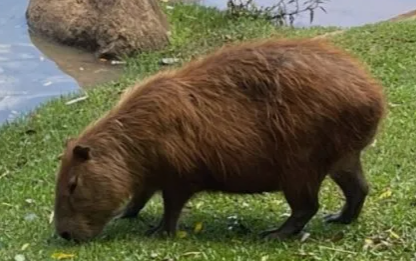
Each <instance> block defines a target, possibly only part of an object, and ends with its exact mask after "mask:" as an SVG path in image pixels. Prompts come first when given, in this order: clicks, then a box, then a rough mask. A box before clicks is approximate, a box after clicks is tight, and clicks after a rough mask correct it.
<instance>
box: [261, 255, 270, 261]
mask: <svg viewBox="0 0 416 261" xmlns="http://www.w3.org/2000/svg"><path fill="white" fill-rule="evenodd" d="M267 260H269V256H262V257H261V261H267Z"/></svg>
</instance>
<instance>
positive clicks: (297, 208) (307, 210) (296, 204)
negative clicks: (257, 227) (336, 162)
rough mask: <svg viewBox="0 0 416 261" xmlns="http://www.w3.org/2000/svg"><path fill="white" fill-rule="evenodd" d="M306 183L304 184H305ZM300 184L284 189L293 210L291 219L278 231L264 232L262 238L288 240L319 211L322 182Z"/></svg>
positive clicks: (301, 181)
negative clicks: (319, 194)
mask: <svg viewBox="0 0 416 261" xmlns="http://www.w3.org/2000/svg"><path fill="white" fill-rule="evenodd" d="M303 181H304V182H303ZM299 182H300V183H304V184H296V186H293V185H292V186H293V187H286V188H283V193H284V195H285V197H286V200H287V202H288V204H289V206H290V208H291V210H292V213H291V215H290V217H289V218H288V219H287V220H286V221H285V222H284V223H283V225H281V226H280V227H279V228H277V229H272V230H268V231H264V232H262V233H261V236H263V237H267V238H275V239H282V240H283V239H286V238H289V237H291V236H294V235H296V234H298V233H299V232H301V231H302V230H303V228H304V227H305V225H306V224H307V223H308V222H309V220H310V219H311V218H312V217H313V216H314V215H315V214H316V212H317V211H318V209H319V202H318V192H319V187H320V184H321V181H316V182H310V183H309V184H306V183H307V182H306V181H305V180H299Z"/></svg>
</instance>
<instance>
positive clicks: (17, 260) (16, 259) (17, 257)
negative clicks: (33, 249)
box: [14, 254, 26, 261]
mask: <svg viewBox="0 0 416 261" xmlns="http://www.w3.org/2000/svg"><path fill="white" fill-rule="evenodd" d="M25 260H26V258H25V256H24V255H21V254H19V255H15V256H14V261H25Z"/></svg>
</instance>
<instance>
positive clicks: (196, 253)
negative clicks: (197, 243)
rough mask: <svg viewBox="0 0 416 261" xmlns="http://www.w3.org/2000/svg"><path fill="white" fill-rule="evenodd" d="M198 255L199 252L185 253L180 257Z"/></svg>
mask: <svg viewBox="0 0 416 261" xmlns="http://www.w3.org/2000/svg"><path fill="white" fill-rule="evenodd" d="M199 254H201V252H186V253H183V254H182V256H196V255H199Z"/></svg>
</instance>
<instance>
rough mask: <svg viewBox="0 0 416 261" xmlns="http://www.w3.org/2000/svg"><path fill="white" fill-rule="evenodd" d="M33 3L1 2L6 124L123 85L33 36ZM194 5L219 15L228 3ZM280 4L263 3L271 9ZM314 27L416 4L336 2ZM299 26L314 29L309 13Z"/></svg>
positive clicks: (88, 58)
mask: <svg viewBox="0 0 416 261" xmlns="http://www.w3.org/2000/svg"><path fill="white" fill-rule="evenodd" d="M28 1H29V0H0V124H2V123H4V122H5V121H6V120H9V119H13V118H14V117H16V115H19V114H21V113H25V112H28V111H30V110H32V109H33V108H35V107H36V106H38V105H39V104H41V103H42V102H44V101H46V100H48V99H51V98H54V97H57V96H59V95H62V94H68V93H71V92H78V91H81V90H82V88H87V87H88V86H93V85H95V84H98V83H103V82H106V81H110V80H114V79H117V77H118V76H119V75H120V71H121V68H120V67H117V66H111V65H108V64H105V63H102V62H99V61H96V60H95V59H94V57H93V55H91V54H89V53H86V52H83V51H80V50H77V49H74V48H69V47H64V46H61V45H57V44H53V43H50V42H47V41H45V40H43V39H40V38H38V37H35V36H33V35H30V34H29V33H28V30H27V26H26V21H25V11H26V7H27V4H28ZM185 1H194V2H199V3H201V4H204V5H207V6H215V7H218V8H219V9H224V8H225V7H226V2H227V1H226V0H185ZM276 1H277V0H257V1H256V2H257V3H258V4H259V5H263V6H267V5H271V4H273V3H276ZM324 7H325V9H326V10H327V13H326V14H325V13H323V12H322V11H319V10H318V11H317V13H316V15H315V19H314V22H313V24H312V25H323V26H329V25H331V26H340V27H351V26H359V25H363V24H367V23H374V22H378V21H381V20H387V19H389V18H392V17H394V16H397V15H399V14H402V13H405V12H408V11H410V10H415V9H416V0H331V1H329V2H327V3H325V5H324ZM295 26H310V24H309V16H308V15H307V14H306V13H305V14H303V15H301V16H300V17H297V19H296V20H295Z"/></svg>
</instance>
